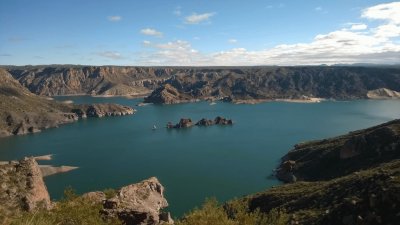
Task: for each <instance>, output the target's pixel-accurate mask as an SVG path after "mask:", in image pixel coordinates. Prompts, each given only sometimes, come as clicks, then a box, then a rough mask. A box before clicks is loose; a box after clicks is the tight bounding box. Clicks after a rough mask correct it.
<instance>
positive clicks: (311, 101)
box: [274, 98, 325, 103]
mask: <svg viewBox="0 0 400 225" xmlns="http://www.w3.org/2000/svg"><path fill="white" fill-rule="evenodd" d="M324 100H325V99H324V98H306V99H275V100H274V101H276V102H294V103H319V102H321V101H324Z"/></svg>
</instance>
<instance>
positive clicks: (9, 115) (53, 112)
mask: <svg viewBox="0 0 400 225" xmlns="http://www.w3.org/2000/svg"><path fill="white" fill-rule="evenodd" d="M133 113H134V110H133V109H132V108H130V107H126V106H121V105H117V104H96V105H74V104H63V103H60V102H57V101H54V100H51V99H49V98H46V97H41V96H37V95H35V94H33V93H31V92H29V90H28V89H26V88H25V87H23V86H22V85H21V84H20V83H19V82H18V81H16V80H15V79H14V78H13V77H12V76H11V75H10V74H9V73H8V72H7V71H5V70H3V69H0V137H4V136H10V135H17V134H27V133H35V132H39V131H40V130H43V129H47V128H50V127H57V126H58V125H61V124H65V123H71V122H74V121H76V120H78V119H79V118H81V117H101V116H113V115H115V116H116V115H126V114H133Z"/></svg>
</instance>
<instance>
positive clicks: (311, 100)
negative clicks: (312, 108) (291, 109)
mask: <svg viewBox="0 0 400 225" xmlns="http://www.w3.org/2000/svg"><path fill="white" fill-rule="evenodd" d="M324 100H325V99H323V98H304V99H290V98H277V99H248V100H235V101H234V102H233V103H235V104H259V103H264V102H293V103H319V102H321V101H324Z"/></svg>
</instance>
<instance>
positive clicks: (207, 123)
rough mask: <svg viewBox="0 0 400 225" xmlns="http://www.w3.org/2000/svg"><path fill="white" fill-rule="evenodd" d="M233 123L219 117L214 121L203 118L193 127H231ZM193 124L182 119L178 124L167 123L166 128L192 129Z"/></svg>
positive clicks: (189, 120) (186, 119) (188, 119)
mask: <svg viewBox="0 0 400 225" xmlns="http://www.w3.org/2000/svg"><path fill="white" fill-rule="evenodd" d="M232 124H233V121H232V120H231V119H225V118H223V117H221V116H217V117H215V119H214V120H210V119H206V118H203V119H201V120H199V121H197V122H196V123H195V124H194V125H196V126H211V125H232ZM192 126H193V122H192V119H190V118H182V119H181V120H180V121H179V123H177V124H175V125H174V124H173V123H172V122H168V123H167V128H177V129H178V128H188V127H192Z"/></svg>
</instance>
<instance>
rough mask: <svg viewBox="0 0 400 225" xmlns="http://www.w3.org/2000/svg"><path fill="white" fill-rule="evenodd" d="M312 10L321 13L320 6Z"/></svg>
mask: <svg viewBox="0 0 400 225" xmlns="http://www.w3.org/2000/svg"><path fill="white" fill-rule="evenodd" d="M314 10H315V11H322V7H321V6H318V7H315V9H314Z"/></svg>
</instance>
